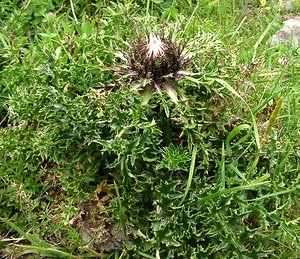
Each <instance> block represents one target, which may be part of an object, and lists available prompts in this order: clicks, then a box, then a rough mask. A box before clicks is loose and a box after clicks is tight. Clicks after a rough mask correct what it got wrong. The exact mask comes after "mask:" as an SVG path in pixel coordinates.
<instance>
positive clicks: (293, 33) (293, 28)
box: [271, 16, 300, 47]
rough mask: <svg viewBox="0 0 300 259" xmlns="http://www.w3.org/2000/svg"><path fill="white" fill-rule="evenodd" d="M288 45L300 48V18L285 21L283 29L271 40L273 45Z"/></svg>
mask: <svg viewBox="0 0 300 259" xmlns="http://www.w3.org/2000/svg"><path fill="white" fill-rule="evenodd" d="M281 43H286V44H287V45H288V46H294V47H299V46H300V16H295V17H293V18H292V19H288V20H286V21H284V25H283V27H282V28H281V29H280V30H279V31H277V32H276V33H275V34H274V35H273V36H272V38H271V44H272V45H277V44H281Z"/></svg>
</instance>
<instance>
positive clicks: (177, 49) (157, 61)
mask: <svg viewBox="0 0 300 259" xmlns="http://www.w3.org/2000/svg"><path fill="white" fill-rule="evenodd" d="M123 54H124V55H123V57H124V60H125V61H126V64H125V65H124V66H122V68H124V70H125V71H124V70H122V71H121V72H122V73H123V74H125V75H128V76H130V78H131V79H132V81H133V82H136V83H137V84H138V85H140V86H141V87H142V90H143V92H144V93H145V98H144V100H146V102H147V101H148V100H149V99H150V96H151V95H152V93H153V92H154V91H155V90H156V91H160V90H161V89H164V90H165V91H166V92H167V93H168V95H169V96H170V97H171V99H172V100H173V102H175V103H177V102H178V99H184V96H183V93H182V92H181V90H180V88H179V87H178V86H177V83H176V81H177V80H178V79H179V78H181V77H182V76H183V73H182V72H183V71H182V70H183V69H184V68H185V67H186V66H187V65H188V63H189V61H190V59H189V58H188V56H187V55H186V53H185V47H184V45H183V44H182V45H179V44H176V43H174V42H173V41H172V40H171V38H170V37H165V36H164V35H163V34H161V35H160V36H158V35H157V34H155V33H150V34H149V35H148V36H145V37H139V38H138V39H137V40H136V41H135V42H133V44H131V46H130V49H129V51H128V53H123Z"/></svg>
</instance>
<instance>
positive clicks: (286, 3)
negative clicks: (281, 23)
mask: <svg viewBox="0 0 300 259" xmlns="http://www.w3.org/2000/svg"><path fill="white" fill-rule="evenodd" d="M280 7H281V8H282V9H284V10H285V11H287V12H289V11H292V10H293V8H294V5H293V2H292V1H283V2H282V4H281V6H280Z"/></svg>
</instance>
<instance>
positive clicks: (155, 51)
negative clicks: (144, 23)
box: [146, 34, 165, 59]
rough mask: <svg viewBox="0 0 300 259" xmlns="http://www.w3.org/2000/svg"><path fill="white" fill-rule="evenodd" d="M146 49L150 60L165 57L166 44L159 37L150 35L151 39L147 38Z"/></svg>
mask: <svg viewBox="0 0 300 259" xmlns="http://www.w3.org/2000/svg"><path fill="white" fill-rule="evenodd" d="M146 49H147V57H148V58H149V59H155V58H156V57H159V56H163V55H164V52H165V51H164V49H165V44H164V43H163V42H162V40H161V39H160V38H159V37H157V36H155V35H152V34H150V36H149V38H148V37H147V44H146Z"/></svg>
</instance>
